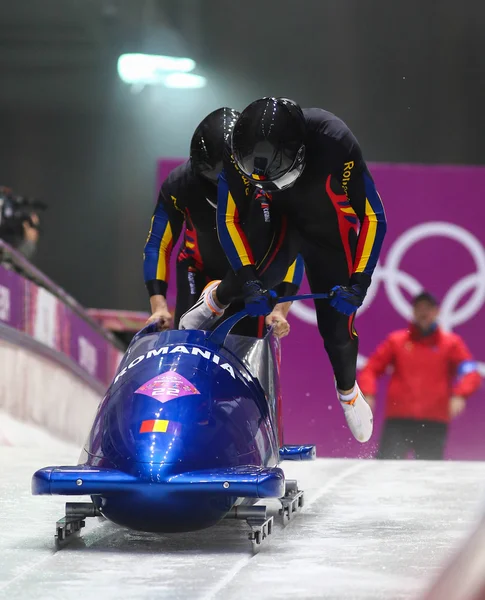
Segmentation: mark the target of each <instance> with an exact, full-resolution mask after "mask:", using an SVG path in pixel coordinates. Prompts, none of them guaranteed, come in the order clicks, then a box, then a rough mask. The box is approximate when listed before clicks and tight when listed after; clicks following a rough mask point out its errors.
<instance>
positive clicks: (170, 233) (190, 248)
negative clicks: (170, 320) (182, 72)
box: [144, 160, 303, 335]
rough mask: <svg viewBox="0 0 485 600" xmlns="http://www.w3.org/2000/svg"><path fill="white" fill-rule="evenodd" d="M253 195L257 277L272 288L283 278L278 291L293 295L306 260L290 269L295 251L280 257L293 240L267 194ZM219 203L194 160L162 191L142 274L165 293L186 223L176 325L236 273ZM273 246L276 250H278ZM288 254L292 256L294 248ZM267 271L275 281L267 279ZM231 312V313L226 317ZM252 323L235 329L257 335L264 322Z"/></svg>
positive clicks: (251, 232) (156, 291)
mask: <svg viewBox="0 0 485 600" xmlns="http://www.w3.org/2000/svg"><path fill="white" fill-rule="evenodd" d="M253 192H254V190H253ZM254 195H255V197H256V196H257V197H258V198H257V199H256V201H255V203H254V204H253V205H252V207H251V209H250V210H249V211H248V214H247V219H246V222H245V223H243V224H242V227H243V229H244V231H245V235H247V236H248V239H250V240H251V243H252V244H253V245H254V247H255V255H256V256H257V257H259V259H258V268H259V270H258V272H259V276H260V277H261V278H262V279H263V280H265V281H266V283H267V284H269V285H270V287H272V288H273V287H275V286H276V285H277V284H280V283H281V282H283V281H285V282H286V283H287V285H286V286H285V287H284V288H283V287H281V286H280V287H279V288H278V292H279V293H280V294H292V293H295V292H296V290H297V289H298V287H299V285H300V283H301V279H302V277H303V261H302V260H301V259H300V260H299V261H298V263H297V264H295V265H293V267H290V268H288V264H291V263H293V260H295V258H296V254H295V253H294V252H293V250H291V252H292V260H289V258H288V260H285V261H281V258H280V257H281V252H280V247H279V246H278V244H280V246H281V245H282V244H283V242H284V246H285V248H286V247H288V246H289V238H288V237H287V236H286V235H284V232H282V229H281V225H280V224H279V223H278V222H274V221H268V219H267V214H268V213H267V210H266V205H265V202H264V200H265V197H264V196H263V195H262V194H261V193H257V192H256V193H254ZM216 204H217V187H216V186H215V185H213V184H211V183H210V182H209V181H207V180H205V179H204V178H202V177H199V176H197V175H195V174H194V173H193V171H192V168H191V164H190V160H189V161H187V162H186V163H184V164H182V165H180V166H179V167H177V168H175V169H174V170H173V171H172V172H171V173H170V175H169V176H168V177H167V179H166V180H165V181H164V182H163V184H162V187H161V189H160V194H159V198H158V202H157V206H156V208H155V211H154V214H153V217H152V221H151V227H150V232H149V234H148V239H147V242H146V245H145V252H144V276H145V284H146V287H147V290H148V293H149V295H150V297H151V296H153V295H162V296H165V297H166V295H167V288H168V282H169V265H170V256H171V252H172V249H173V247H174V245H175V244H176V243H177V240H178V238H179V236H180V233H181V231H182V228H183V225H184V223H185V234H184V240H183V243H182V245H181V247H180V250H179V253H178V256H177V302H176V309H175V319H174V321H175V327H178V323H179V320H180V317H181V316H182V315H183V314H184V312H186V311H187V310H188V309H189V308H191V307H192V306H193V304H195V302H196V301H197V299H198V298H199V296H200V294H201V293H202V290H203V289H204V287H205V285H207V283H209V282H210V281H212V280H214V279H223V278H225V277H226V276H227V277H226V279H230V278H231V277H233V274H232V272H231V266H230V264H229V262H228V260H227V258H226V256H225V253H224V251H223V250H222V248H221V245H220V243H219V239H218V236H217V226H216ZM275 248H278V251H277V252H275V251H274V249H275ZM287 256H288V257H289V256H290V250H288V253H287ZM276 257H277V260H276V261H275V259H276ZM288 261H289V263H288ZM283 263H284V264H283ZM278 266H279V268H277V267H278ZM268 274H270V275H271V277H272V278H271V279H268V278H267V276H268ZM236 308H237V304H236ZM233 310H234V307H233ZM229 314H230V311H228V313H227V316H228V315H229ZM252 321H253V328H252V329H251V331H249V330H248V329H247V327H245V331H244V332H243V331H242V330H241V328H239V330H238V331H237V332H238V333H245V332H246V331H247V333H246V334H247V335H256V333H255V330H254V327H258V330H259V332H260V333H261V325H260V324H259V326H258V324H257V323H255V322H254V320H252ZM247 323H248V320H246V324H247Z"/></svg>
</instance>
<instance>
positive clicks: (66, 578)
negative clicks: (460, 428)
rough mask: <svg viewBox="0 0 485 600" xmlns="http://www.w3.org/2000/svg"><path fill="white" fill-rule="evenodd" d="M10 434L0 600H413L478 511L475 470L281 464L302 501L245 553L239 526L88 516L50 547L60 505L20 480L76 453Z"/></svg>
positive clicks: (5, 454) (480, 468)
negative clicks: (128, 522) (135, 526)
mask: <svg viewBox="0 0 485 600" xmlns="http://www.w3.org/2000/svg"><path fill="white" fill-rule="evenodd" d="M4 424H5V421H4ZM16 427H17V433H16V434H15V435H13V434H12V428H11V427H10V428H9V430H10V440H9V442H8V443H9V444H10V445H9V446H2V445H1V443H2V442H1V441H0V473H1V477H0V598H8V599H11V600H16V599H22V600H25V599H27V598H35V599H36V600H37V599H43V598H49V599H52V600H53V599H57V598H59V599H60V600H69V599H71V598H72V599H74V598H75V599H76V600H77V599H80V600H89V599H91V598H93V599H96V600H109V599H115V598H116V599H120V598H132V599H134V600H137V599H142V598H143V599H151V598H153V599H155V598H157V599H179V598H184V599H185V598H194V599H198V600H209V599H223V598H224V599H231V600H232V599H234V600H239V599H241V600H242V599H246V598H258V600H267V599H268V600H269V599H278V600H281V598H284V597H287V596H290V595H291V597H293V598H297V599H298V600H303V599H306V598H319V599H324V600H343V599H345V600H364V599H366V600H381V599H382V600H384V599H385V600H401V599H402V600H404V599H406V600H407V599H413V600H414V599H416V598H418V597H419V595H420V592H421V590H423V589H425V588H426V587H427V586H428V584H429V581H430V580H431V578H432V577H434V575H435V574H436V573H437V570H438V568H439V567H441V565H442V563H443V561H445V560H446V559H447V557H449V556H450V554H451V553H452V552H453V550H454V549H455V548H456V546H457V545H458V544H459V543H460V541H461V540H463V539H464V538H465V537H466V535H467V534H468V533H469V531H470V530H471V529H472V527H473V525H474V523H475V522H476V521H477V519H478V517H479V515H480V514H481V508H482V507H481V504H482V501H483V482H484V481H485V464H484V463H451V462H443V463H424V462H419V463H418V462H397V463H394V462H374V461H346V460H324V459H320V460H317V461H315V462H312V463H305V462H302V463H290V462H288V463H283V465H284V469H285V472H286V474H287V476H288V477H289V478H298V480H299V483H300V487H301V488H302V489H304V490H305V493H306V505H305V508H304V510H303V512H302V513H300V514H299V515H298V516H297V517H295V519H294V521H292V522H291V523H290V524H289V525H288V526H287V527H286V528H285V529H283V528H282V527H281V525H279V524H277V526H276V530H275V533H274V535H273V538H272V539H271V541H269V542H267V544H266V546H264V547H263V548H262V550H261V552H260V553H259V554H257V555H255V556H253V555H252V553H251V549H250V544H249V542H248V540H247V538H246V534H247V531H248V528H247V525H246V524H245V523H244V522H239V521H225V522H223V523H222V524H220V525H218V526H216V527H214V528H212V529H209V530H206V531H201V532H197V533H192V534H181V535H176V534H171V535H154V534H143V533H137V532H130V531H127V530H123V529H121V528H119V527H117V526H115V525H113V524H110V523H107V522H101V521H98V520H97V519H88V521H87V525H86V528H85V529H84V530H83V533H82V537H81V538H80V539H79V540H76V541H74V542H73V543H72V544H71V545H70V546H68V547H67V548H64V549H63V550H61V551H59V552H56V551H55V548H54V544H53V534H54V524H55V521H56V520H57V519H58V518H59V517H61V516H62V515H63V514H64V513H63V506H64V501H65V500H66V499H65V498H60V497H55V496H51V497H47V496H41V497H32V496H31V495H30V478H31V475H32V473H33V472H34V471H35V470H36V469H37V468H40V467H43V466H47V465H52V464H75V463H76V459H77V457H78V455H79V449H78V448H75V447H72V446H69V445H66V444H61V443H59V442H57V443H54V441H53V440H49V438H48V436H45V435H43V434H42V433H41V432H39V431H37V430H34V429H32V428H30V429H29V431H30V435H31V438H32V441H33V443H34V442H35V443H36V444H37V445H36V447H32V448H28V447H26V443H25V431H24V432H23V433H22V434H21V435H20V434H19V432H20V431H21V429H22V428H21V426H20V425H19V424H17V425H16ZM39 436H40V437H41V438H42V444H41V445H39V443H38V442H39V439H40V437H39ZM12 439H13V441H12ZM20 439H23V440H24V443H23V444H22V445H23V447H19V446H18V445H16V446H15V447H14V446H13V445H12V444H14V443H15V442H16V441H18V440H20ZM34 445H35V444H34ZM70 500H76V498H70ZM79 500H82V498H79ZM268 504H269V505H270V506H271V507H272V508H273V509H274V512H276V510H277V508H278V505H277V503H274V502H270V503H268Z"/></svg>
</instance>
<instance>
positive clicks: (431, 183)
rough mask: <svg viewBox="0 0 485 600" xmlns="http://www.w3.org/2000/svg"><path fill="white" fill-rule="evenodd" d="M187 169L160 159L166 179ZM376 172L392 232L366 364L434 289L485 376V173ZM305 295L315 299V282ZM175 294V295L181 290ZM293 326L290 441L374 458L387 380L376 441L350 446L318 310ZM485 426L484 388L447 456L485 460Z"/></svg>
mask: <svg viewBox="0 0 485 600" xmlns="http://www.w3.org/2000/svg"><path fill="white" fill-rule="evenodd" d="M180 162H182V161H181V160H177V159H172V160H170V161H168V160H167V161H166V160H161V161H160V162H159V169H158V180H159V181H163V178H164V177H165V176H166V174H167V173H168V172H169V171H170V170H171V169H172V168H174V166H176V165H177V164H180ZM371 171H372V174H373V176H374V178H375V180H376V183H377V187H378V189H379V192H380V194H381V196H382V199H383V201H384V204H385V207H386V212H387V217H388V224H389V228H388V234H387V236H386V239H385V242H384V247H383V251H382V253H381V257H380V261H379V265H378V268H377V270H376V273H375V276H374V281H373V284H372V287H371V289H370V291H369V295H368V298H367V301H366V303H365V305H364V307H363V308H362V309H361V310H360V312H359V316H358V318H357V329H358V332H359V338H360V358H359V360H360V362H361V364H363V362H365V359H366V357H367V356H369V354H370V353H371V352H372V351H373V350H374V348H375V347H376V345H377V344H378V343H379V342H380V341H381V340H382V339H384V337H385V336H386V335H387V334H388V333H389V332H391V331H393V330H395V329H401V328H404V327H406V323H407V321H408V319H409V317H410V315H411V306H410V303H409V298H410V296H412V295H414V294H416V293H417V292H419V291H420V290H421V289H422V288H426V289H428V290H429V291H431V292H432V293H434V294H435V295H436V296H437V297H438V298H439V299H440V301H441V302H442V312H441V321H442V325H443V326H444V327H445V328H447V329H449V330H453V331H455V332H457V333H459V334H460V335H461V336H463V338H464V339H465V341H466V343H467V344H468V346H469V347H470V349H471V351H472V353H473V354H474V356H475V358H476V359H477V360H478V361H479V362H480V363H481V369H482V372H484V373H485V364H484V363H485V350H484V349H483V343H482V339H483V335H482V332H483V331H484V329H485V312H484V311H483V304H484V302H485V249H484V247H483V245H482V241H481V240H482V239H483V232H482V225H483V223H484V222H485V202H484V201H483V190H484V189H485V168H483V167H453V166H424V165H423V166H421V165H398V164H392V165H391V164H375V165H371ZM302 291H303V292H306V291H309V290H308V286H307V284H306V283H305V284H304V285H303V287H302ZM171 293H172V297H173V293H174V290H173V285H172V286H171ZM290 318H291V324H292V332H291V335H290V336H289V337H288V338H286V339H285V340H283V367H282V384H283V407H284V424H285V441H286V443H298V444H299V443H316V444H317V446H318V454H319V455H320V456H339V457H368V456H372V455H373V453H374V451H375V447H376V444H377V440H378V438H379V433H380V427H381V423H382V407H383V397H384V392H385V387H386V385H385V384H386V382H385V381H383V382H382V385H381V387H380V394H379V398H378V408H377V414H376V428H375V434H374V437H373V440H371V442H369V443H368V444H365V445H361V444H359V443H358V442H355V441H354V440H353V438H351V436H350V434H349V432H348V430H347V427H346V424H345V421H344V417H343V414H342V410H341V409H340V407H339V405H338V403H337V399H336V396H335V390H334V386H333V377H332V372H331V369H330V366H329V364H328V360H327V357H326V355H325V351H324V349H323V343H322V340H321V339H320V336H319V334H318V330H317V328H316V324H315V314H314V310H313V305H312V304H311V303H307V304H303V303H298V304H296V305H295V306H294V308H293V311H292V316H291V317H290ZM429 385H430V386H432V385H433V382H432V381H430V382H429ZM484 428H485V394H484V390H483V388H482V389H481V390H480V391H479V392H478V393H476V394H475V395H474V396H473V397H472V398H471V399H470V400H469V402H468V407H467V410H466V411H465V413H464V414H463V415H462V416H460V417H459V418H457V419H456V421H454V422H453V424H452V426H451V432H450V437H449V441H448V447H447V456H448V457H450V458H455V459H481V460H483V459H485V435H484V431H483V430H484Z"/></svg>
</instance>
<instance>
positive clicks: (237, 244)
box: [217, 151, 257, 284]
mask: <svg viewBox="0 0 485 600" xmlns="http://www.w3.org/2000/svg"><path fill="white" fill-rule="evenodd" d="M253 191H254V188H253V187H252V186H251V185H250V183H249V181H248V180H247V179H246V178H245V177H243V176H242V174H241V173H240V172H239V170H238V169H237V167H236V166H235V164H234V163H233V159H232V156H231V155H230V153H229V151H226V155H225V156H224V168H223V170H222V173H221V175H220V176H219V183H218V187H217V233H218V235H219V241H220V243H221V246H222V248H223V250H224V252H225V253H226V256H227V258H228V260H229V264H230V265H231V267H232V269H233V271H234V272H235V273H237V274H238V275H239V277H240V280H241V283H242V284H244V283H245V282H247V281H252V280H256V279H257V275H256V268H255V266H254V257H253V253H252V250H251V246H250V245H249V242H248V239H247V237H246V234H245V233H244V231H243V229H242V226H241V218H242V216H243V215H244V214H245V212H246V210H247V209H248V206H249V202H250V199H251V197H252V194H253Z"/></svg>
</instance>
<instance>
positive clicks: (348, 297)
mask: <svg viewBox="0 0 485 600" xmlns="http://www.w3.org/2000/svg"><path fill="white" fill-rule="evenodd" d="M366 292H367V289H366V288H365V287H364V286H362V285H359V284H354V285H336V286H335V287H333V288H332V291H331V292H330V306H333V307H334V308H335V310H338V312H340V313H343V314H344V315H347V316H349V317H350V315H352V314H354V312H355V311H356V310H357V309H358V308H359V306H361V305H362V302H364V298H365V294H366Z"/></svg>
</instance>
